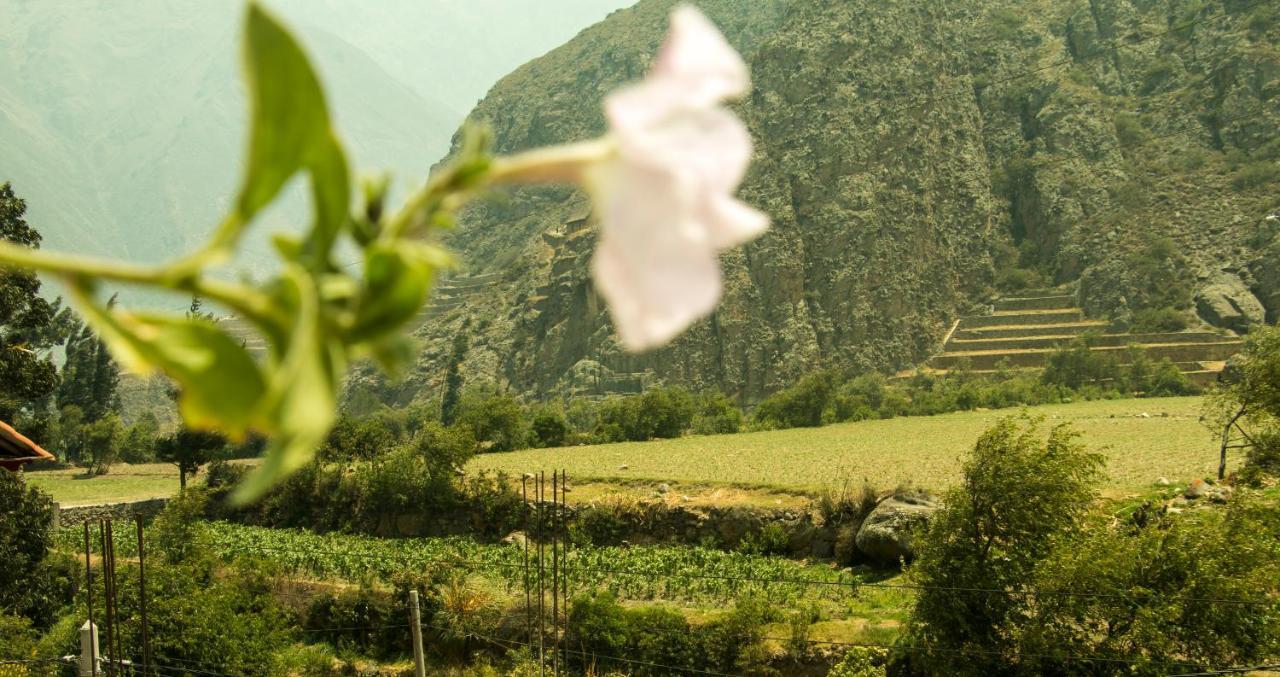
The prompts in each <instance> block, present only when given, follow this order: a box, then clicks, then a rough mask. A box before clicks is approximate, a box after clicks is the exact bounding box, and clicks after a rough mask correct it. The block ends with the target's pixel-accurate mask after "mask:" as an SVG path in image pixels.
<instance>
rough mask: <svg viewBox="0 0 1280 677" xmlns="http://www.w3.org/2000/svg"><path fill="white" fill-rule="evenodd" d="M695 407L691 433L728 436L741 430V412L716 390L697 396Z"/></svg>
mask: <svg viewBox="0 0 1280 677" xmlns="http://www.w3.org/2000/svg"><path fill="white" fill-rule="evenodd" d="M696 407H697V413H696V414H694V417H693V432H695V433H697V434H699V435H728V434H732V433H736V432H738V431H739V430H741V429H742V410H741V409H738V407H737V406H736V405H735V404H734V403H733V402H732V401H731V400H730V399H729V398H728V397H727V396H726V395H725V394H724V393H722V392H720V391H718V390H712V391H707V392H704V393H702V394H701V395H699V396H698V397H697V404H696Z"/></svg>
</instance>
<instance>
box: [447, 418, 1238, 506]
mask: <svg viewBox="0 0 1280 677" xmlns="http://www.w3.org/2000/svg"><path fill="white" fill-rule="evenodd" d="M1202 403H1203V400H1202V399H1201V398H1194V397H1187V398H1168V399H1149V400H1133V399H1130V400H1102V401H1093V402H1076V403H1071V404H1059V405H1049V406H1043V407H1037V408H1036V409H1035V411H1036V412H1037V413H1039V414H1043V415H1044V416H1046V417H1048V418H1049V420H1052V421H1054V422H1055V423H1057V422H1062V423H1071V424H1072V426H1073V427H1074V428H1075V429H1077V430H1079V431H1080V433H1081V435H1082V439H1083V440H1084V441H1085V442H1086V443H1087V444H1089V445H1090V446H1091V447H1093V448H1096V449H1098V450H1099V451H1100V452H1102V453H1104V454H1105V455H1106V456H1107V476H1108V477H1109V478H1110V484H1109V486H1110V487H1112V488H1113V489H1114V490H1116V491H1125V492H1127V491H1134V490H1141V489H1144V488H1148V487H1150V486H1151V485H1152V484H1153V483H1154V482H1155V481H1156V480H1157V479H1158V478H1160V477H1168V478H1179V477H1202V476H1208V475H1212V473H1213V472H1214V470H1215V469H1216V466H1217V459H1216V457H1215V454H1214V450H1215V449H1216V445H1215V439H1216V435H1215V433H1214V432H1213V431H1210V430H1208V429H1206V428H1205V427H1204V426H1203V425H1202V424H1201V423H1200V421H1199V417H1200V413H1201V408H1202ZM1003 415H1004V414H1001V413H999V412H994V411H980V412H966V413H956V414H944V415H939V416H931V417H923V418H897V419H890V420H868V421H861V422H857V423H842V424H836V425H831V426H827V427H824V428H819V429H795V430H780V431H765V432H755V433H744V434H738V435H715V436H709V437H685V438H681V439H676V440H665V441H657V442H647V443H624V444H610V445H599V446H582V447H567V448H563V449H542V450H530V451H521V452H515V453H511V454H487V455H483V456H478V457H477V458H476V459H475V460H474V461H472V464H471V465H472V467H474V468H476V469H483V470H502V471H506V472H508V473H510V474H512V475H519V474H521V473H524V472H532V471H537V470H544V469H545V470H550V469H553V468H564V469H567V470H568V472H569V476H570V477H571V478H573V479H575V480H586V479H587V478H617V479H621V478H626V479H634V480H639V479H646V480H652V481H654V482H666V481H682V482H709V483H736V484H742V485H747V486H775V487H778V486H781V487H793V488H800V489H807V490H810V491H814V490H817V489H820V488H822V487H824V486H830V485H831V484H832V483H838V482H839V481H840V480H841V479H842V478H843V479H851V480H853V481H861V480H862V479H863V478H867V479H869V480H870V481H871V482H872V483H873V484H875V485H877V486H895V485H897V484H899V483H904V482H912V483H915V484H917V485H919V486H925V487H930V488H939V489H940V488H943V487H947V486H951V485H952V484H954V483H955V482H957V481H958V480H959V477H960V474H959V470H960V465H959V461H958V458H959V457H960V455H961V454H962V453H963V452H964V451H965V450H966V449H967V448H968V447H969V446H970V445H971V443H972V440H974V439H976V438H977V437H978V435H979V434H980V433H981V432H982V431H983V430H985V429H986V428H988V427H989V426H991V425H992V424H994V423H995V422H996V421H997V420H999V419H1000V418H1001V417H1002V416H1003ZM624 466H625V468H624Z"/></svg>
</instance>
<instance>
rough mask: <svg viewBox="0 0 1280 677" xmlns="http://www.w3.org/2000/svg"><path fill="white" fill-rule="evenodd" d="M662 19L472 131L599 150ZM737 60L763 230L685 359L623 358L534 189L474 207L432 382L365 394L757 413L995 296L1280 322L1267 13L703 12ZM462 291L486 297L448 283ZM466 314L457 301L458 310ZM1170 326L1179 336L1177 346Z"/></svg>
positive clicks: (1273, 56)
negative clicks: (668, 387)
mask: <svg viewBox="0 0 1280 677" xmlns="http://www.w3.org/2000/svg"><path fill="white" fill-rule="evenodd" d="M671 4H672V3H671V2H669V1H667V0H646V1H643V2H640V3H639V4H637V5H636V6H635V7H633V8H630V9H627V10H623V11H619V12H616V13H615V14H613V15H611V16H610V17H609V18H608V19H607V20H605V21H604V22H602V23H601V24H598V25H596V26H594V27H592V28H590V29H588V30H586V31H584V32H583V33H582V34H581V35H579V36H578V37H577V38H575V39H574V40H572V41H570V42H569V43H568V44H566V45H565V46H563V47H561V48H559V49H557V50H555V51H553V52H551V53H550V54H548V55H547V56H545V57H543V58H541V59H538V60H535V61H534V62H532V63H530V64H527V65H526V66H524V67H522V68H520V69H519V70H517V71H516V72H514V73H513V74H511V75H510V76H508V77H507V78H505V79H503V80H502V81H501V82H500V83H499V84H498V85H497V86H496V87H495V88H494V89H493V90H492V91H491V92H490V94H489V96H488V97H486V98H485V100H484V101H482V102H481V103H480V105H479V106H477V107H476V109H475V110H474V111H473V112H472V114H471V117H472V119H475V120H483V121H488V122H489V123H490V124H491V125H492V126H493V128H494V132H495V135H496V145H497V148H498V149H499V150H501V151H504V152H506V151H512V150H517V149H521V148H527V147H531V146H534V145H538V144H543V143H552V142H559V141H566V140H574V139H582V138H586V137H589V136H591V135H594V134H597V133H599V132H601V131H602V130H603V121H602V118H601V113H600V110H599V102H600V99H601V98H602V96H603V95H604V94H605V93H607V92H608V91H610V90H611V89H613V88H615V87H616V86H618V85H619V84H621V83H623V82H627V81H631V80H634V79H637V78H639V77H641V76H642V74H643V73H644V71H645V69H646V67H647V65H648V59H649V58H650V54H652V51H653V48H654V46H655V45H656V44H657V41H658V39H659V36H660V35H661V33H662V31H663V30H664V23H665V15H666V12H667V10H668V9H669V7H670V5H671ZM699 4H700V5H701V6H702V7H703V9H704V10H705V11H706V12H707V13H708V15H710V16H711V17H712V18H713V20H715V21H716V22H717V23H719V24H720V25H721V26H722V27H723V29H724V30H725V32H726V34H727V35H728V37H729V39H730V40H731V41H732V42H733V43H734V44H735V46H737V47H738V48H739V49H740V50H742V52H743V53H744V54H745V55H746V56H747V57H748V59H749V61H750V63H751V65H752V69H753V77H754V87H755V88H754V91H753V92H752V93H751V95H750V96H749V97H748V99H747V100H746V101H744V102H743V103H742V104H741V105H740V112H741V113H742V115H743V116H744V117H745V118H746V119H747V120H748V122H749V124H750V126H751V128H752V131H753V133H754V135H755V137H756V139H757V147H758V148H757V149H758V156H757V159H756V163H755V166H754V169H753V171H752V174H751V176H750V177H749V178H748V181H747V184H746V186H745V187H744V190H743V195H744V197H745V198H746V199H747V200H748V201H749V202H752V203H753V204H755V205H757V206H758V207H760V208H762V209H764V210H766V211H767V212H769V213H770V215H771V216H772V217H773V220H774V227H773V229H772V231H771V232H770V233H769V234H767V235H766V236H765V237H764V238H762V239H761V240H759V241H758V242H757V243H754V244H752V245H749V246H747V247H746V248H744V249H743V250H741V251H738V252H733V253H730V254H728V255H726V256H725V258H724V261H723V265H724V270H725V273H726V277H727V290H726V295H725V300H724V302H723V304H722V305H721V307H720V309H719V310H718V311H717V312H716V313H715V315H714V316H712V317H711V318H710V319H708V320H706V321H704V322H702V323H701V324H699V325H698V326H696V327H695V328H694V329H693V330H692V331H690V332H688V333H687V334H686V335H685V336H684V337H682V338H681V339H680V340H679V341H677V342H676V343H675V344H674V345H672V346H670V347H668V348H666V349H662V350H658V351H655V352H653V353H650V354H646V355H641V356H632V355H627V354H625V353H623V352H622V351H621V350H620V349H619V347H618V346H617V344H616V342H615V341H614V340H613V338H612V331H611V329H610V327H609V325H608V320H607V316H606V314H605V311H604V308H603V306H602V304H601V303H599V301H598V299H597V297H596V294H595V292H594V290H593V289H592V287H591V283H590V281H589V277H588V261H589V257H590V252H591V249H592V245H593V242H594V239H595V236H594V231H593V226H594V222H593V218H592V215H591V213H590V208H589V206H588V204H587V202H586V201H585V199H584V198H583V197H582V196H581V195H579V194H577V193H574V192H572V191H569V190H567V189H564V190H561V189H553V188H541V189H529V190H521V191H517V192H515V193H514V194H512V195H510V196H509V197H507V198H505V199H503V200H498V201H494V202H491V203H489V204H487V205H483V206H480V207H477V208H475V209H473V210H471V211H470V212H469V213H467V214H466V215H465V216H464V218H462V220H461V221H462V223H461V227H460V229H459V231H458V232H457V234H456V236H455V237H454V238H453V244H454V246H456V247H457V248H459V249H460V250H461V251H462V253H463V254H464V256H465V258H466V260H467V261H468V265H469V271H468V272H469V273H472V274H488V275H487V276H483V277H474V279H475V282H474V283H464V282H459V283H456V284H457V285H458V286H457V287H450V288H449V292H448V295H450V296H451V297H452V298H456V299H459V301H458V302H454V301H453V300H450V302H448V303H447V304H446V305H444V306H441V307H439V308H438V312H437V314H436V315H435V316H434V317H432V318H430V321H428V322H427V323H426V325H425V327H424V329H423V337H424V339H425V343H426V350H425V351H424V352H423V355H422V357H421V360H420V363H419V367H418V370H417V372H416V373H415V374H414V375H413V376H411V377H410V378H409V379H408V380H406V381H405V382H403V383H401V384H397V385H394V386H390V385H387V384H382V383H379V382H377V381H375V380H372V379H356V380H355V387H356V388H357V389H363V390H367V391H370V392H374V393H376V394H377V396H378V397H380V398H381V399H383V400H386V401H398V402H405V401H409V400H412V399H413V398H414V397H415V396H417V395H419V394H420V393H423V392H424V391H430V392H438V391H437V390H436V388H437V387H438V386H439V385H440V382H441V380H442V379H443V376H444V373H445V368H444V367H445V365H446V363H447V361H448V359H449V355H450V350H449V348H450V341H451V337H452V335H454V334H456V333H458V332H463V331H465V332H467V333H469V334H471V335H473V337H474V338H473V340H472V341H471V347H470V351H469V352H468V354H467V356H466V359H465V362H464V368H463V370H462V371H463V373H464V374H465V375H466V376H467V378H468V379H469V380H471V381H473V382H475V381H489V382H496V383H499V384H507V385H509V386H510V387H512V388H514V389H516V390H517V391H520V392H524V393H527V394H531V395H548V394H553V393H566V392H575V391H580V390H585V389H586V388H585V385H586V384H588V383H591V384H598V383H607V384H609V385H610V387H612V388H615V389H616V390H619V391H626V390H635V389H637V388H639V387H642V386H645V385H648V384H651V383H655V382H662V381H668V382H680V383H683V384H686V385H689V386H691V387H693V388H697V387H699V386H716V387H719V388H721V389H722V390H724V391H726V392H729V393H731V394H732V395H734V396H736V397H738V398H739V399H740V400H742V401H745V402H752V401H755V400H758V399H759V397H761V396H762V395H763V394H767V393H768V392H771V391H773V390H776V389H777V388H779V387H781V386H784V385H787V384H789V383H791V382H794V380H795V379H796V378H797V377H798V376H800V375H801V374H803V373H805V372H807V371H810V370H812V369H813V368H815V367H820V366H823V365H830V366H837V367H842V368H850V367H851V368H854V369H863V370H879V371H888V370H893V369H899V368H903V367H908V366H911V365H915V364H918V363H920V362H921V361H922V360H924V359H925V358H927V357H928V356H929V355H930V354H931V353H932V352H934V351H935V350H936V349H937V347H938V344H939V342H940V340H941V339H942V337H943V335H944V333H945V331H946V329H947V327H949V326H950V323H951V321H952V320H953V319H954V318H955V317H957V316H959V315H961V314H965V313H968V312H972V311H974V310H976V309H979V308H981V307H982V306H983V305H984V304H985V303H986V302H988V301H989V300H990V299H991V298H993V297H994V296H995V295H996V294H997V292H998V291H1001V290H1005V291H1013V290H1016V289H1017V288H1019V287H1021V286H1045V285H1053V284H1057V283H1074V285H1075V286H1074V287H1073V290H1075V291H1073V293H1077V294H1078V300H1079V302H1080V303H1081V306H1082V307H1083V308H1084V310H1085V311H1086V312H1087V313H1089V314H1090V315H1091V316H1094V317H1100V318H1103V319H1106V320H1108V321H1111V320H1114V321H1117V322H1119V323H1121V324H1128V323H1130V322H1134V321H1135V318H1138V319H1142V320H1143V321H1150V320H1151V319H1152V318H1155V319H1156V320H1161V319H1162V318H1168V317H1171V316H1172V317H1174V318H1175V319H1174V320H1169V321H1168V322H1174V323H1175V324H1176V323H1177V322H1182V323H1184V324H1185V323H1187V322H1191V323H1192V324H1194V323H1196V320H1195V319H1194V317H1193V312H1194V311H1195V310H1196V305H1197V304H1196V303H1195V301H1194V299H1195V296H1196V294H1197V293H1199V294H1200V296H1201V297H1202V302H1201V303H1200V304H1199V305H1200V309H1201V311H1202V314H1203V315H1205V316H1206V317H1208V318H1209V319H1212V320H1214V321H1218V322H1219V323H1220V324H1224V325H1228V326H1231V327H1232V328H1237V329H1238V328H1242V326H1243V322H1242V321H1241V320H1240V317H1236V318H1225V319H1224V318H1222V317H1219V315H1221V313H1215V312H1214V310H1213V309H1214V308H1215V307H1216V308H1218V309H1219V310H1221V309H1224V308H1225V309H1226V311H1225V312H1226V313H1227V314H1231V313H1236V310H1233V309H1237V310H1239V312H1238V313H1236V314H1237V315H1241V317H1246V319H1248V320H1249V321H1260V320H1261V319H1263V316H1264V315H1268V314H1269V315H1270V318H1271V319H1272V320H1274V319H1275V318H1276V314H1277V312H1280V297H1278V296H1277V293H1280V278H1278V277H1277V275H1276V273H1275V271H1277V270H1280V258H1278V257H1280V242H1277V240H1276V227H1275V226H1276V225H1277V223H1278V221H1280V220H1277V219H1271V220H1268V216H1270V215H1271V214H1272V212H1274V211H1276V209H1277V207H1278V206H1280V204H1278V200H1280V199H1278V198H1277V197H1276V191H1275V181H1276V179H1277V177H1280V169H1278V168H1277V165H1276V156H1277V153H1278V152H1280V144H1278V143H1276V141H1275V139H1274V130H1275V129H1276V128H1277V123H1278V122H1280V106H1277V103H1276V99H1275V95H1276V92H1277V89H1278V88H1280V81H1277V73H1280V53H1278V52H1277V49H1276V44H1277V36H1278V35H1280V21H1278V19H1277V17H1278V13H1277V10H1275V9H1274V7H1273V6H1271V5H1270V4H1267V3H1257V2H1252V3H1248V2H1227V3H1210V2H1200V1H1194V2H1192V1H1188V0H1161V1H1159V2H1137V1H1135V0H1092V1H1086V0H1072V1H1069V2H1048V1H1040V0H1035V1H1033V2H1012V1H1010V0H959V1H955V2H947V3H937V2H930V1H926V0H907V1H905V2H895V3H876V2H869V1H865V0H857V1H854V2H847V1H839V2H837V1H835V0H805V1H803V2H801V1H796V0H772V1H767V2H751V3H741V2H730V1H728V0H720V1H707V2H702V3H699ZM461 279H463V280H469V279H472V278H471V277H464V278H461ZM461 299H465V301H462V300H461ZM1168 322H1165V324H1167V323H1168Z"/></svg>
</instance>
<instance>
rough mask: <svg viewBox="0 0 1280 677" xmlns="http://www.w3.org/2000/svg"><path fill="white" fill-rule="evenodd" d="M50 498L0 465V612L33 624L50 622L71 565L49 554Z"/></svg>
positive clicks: (66, 593)
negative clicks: (0, 570) (2, 569)
mask: <svg viewBox="0 0 1280 677" xmlns="http://www.w3.org/2000/svg"><path fill="white" fill-rule="evenodd" d="M56 510H57V508H56V507H55V506H54V503H53V499H51V498H50V497H49V495H48V494H46V493H44V492H43V491H40V490H39V489H37V488H35V487H27V486H25V484H24V483H23V481H22V480H21V479H20V478H19V476H18V475H16V474H14V473H11V472H9V471H7V470H0V562H3V566H4V570H5V572H6V573H5V574H4V575H0V614H6V615H18V616H22V617H23V618H26V619H27V620H28V621H31V622H32V623H33V624H34V625H35V626H36V627H37V628H45V627H48V626H49V625H50V624H51V623H53V621H54V619H55V618H56V616H57V612H58V611H59V609H60V608H61V607H62V606H63V605H64V604H66V603H67V602H68V601H69V600H70V588H71V585H72V581H73V580H74V579H73V578H72V576H73V575H74V574H73V572H74V571H75V569H74V568H72V567H71V566H70V565H67V563H66V562H64V560H65V559H67V558H60V557H50V548H52V547H53V522H54V517H55V511H56Z"/></svg>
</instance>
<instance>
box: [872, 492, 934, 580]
mask: <svg viewBox="0 0 1280 677" xmlns="http://www.w3.org/2000/svg"><path fill="white" fill-rule="evenodd" d="M937 510H938V504H937V503H936V502H935V501H934V500H933V499H931V498H927V497H923V496H892V497H890V498H886V499H885V500H883V501H881V502H880V504H879V505H877V506H876V509H875V510H872V511H871V514H870V515H867V519H866V520H864V521H863V522H862V528H860V529H858V536H857V539H856V544H857V546H858V551H859V552H861V553H862V554H863V555H864V556H865V557H867V558H868V559H871V560H873V561H875V562H879V563H881V564H897V563H898V562H899V561H901V560H907V561H910V560H911V559H912V558H913V557H914V556H915V550H914V549H913V543H912V532H914V531H915V530H916V529H917V528H919V527H921V526H923V525H925V524H927V523H928V522H929V518H930V517H932V516H933V513H934V512H936V511H937Z"/></svg>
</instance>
